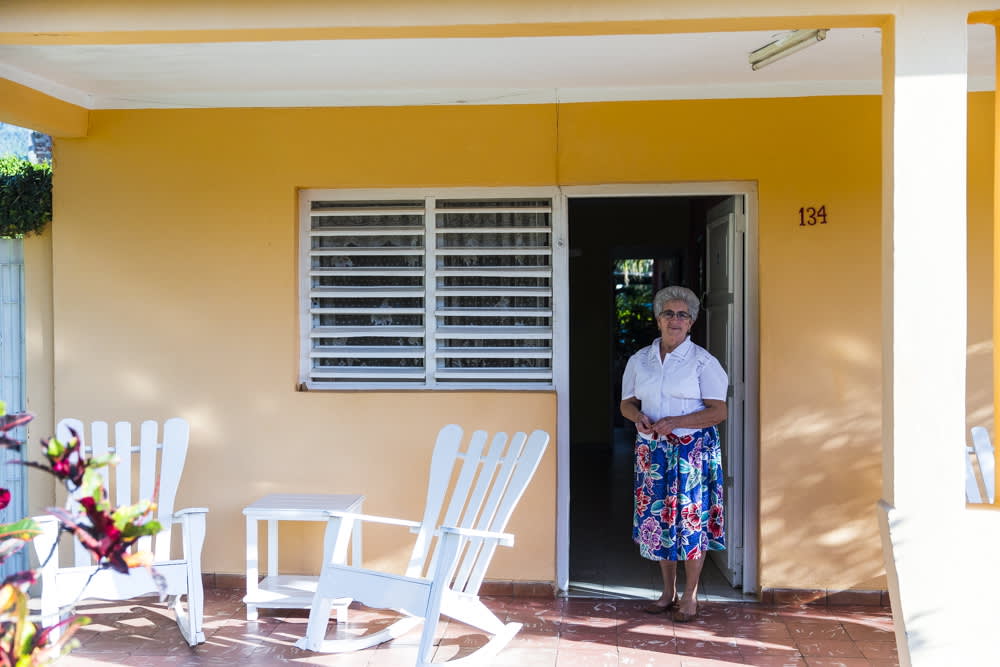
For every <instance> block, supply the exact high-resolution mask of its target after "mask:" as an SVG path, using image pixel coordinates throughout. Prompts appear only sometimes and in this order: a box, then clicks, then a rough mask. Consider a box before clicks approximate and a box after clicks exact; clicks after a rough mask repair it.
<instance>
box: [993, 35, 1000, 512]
mask: <svg viewBox="0 0 1000 667" xmlns="http://www.w3.org/2000/svg"><path fill="white" fill-rule="evenodd" d="M994 30H995V31H996V41H995V44H994V47H993V53H994V58H995V59H996V66H997V69H996V71H997V72H998V73H1000V24H996V23H995V24H994ZM997 88H998V87H997V86H994V91H993V423H994V424H998V423H1000V422H998V421H997V417H998V416H1000V352H998V350H997V341H998V340H1000V131H998V129H1000V91H998V90H997ZM998 437H1000V430H997V432H996V433H995V434H994V437H993V442H994V446H993V450H994V452H996V451H997V447H996V441H997V438H998ZM994 476H995V477H994V479H995V482H994V483H1000V466H995V467H994ZM994 488H996V487H994ZM998 500H1000V499H997V498H994V500H993V504H994V505H995V504H997V501H998Z"/></svg>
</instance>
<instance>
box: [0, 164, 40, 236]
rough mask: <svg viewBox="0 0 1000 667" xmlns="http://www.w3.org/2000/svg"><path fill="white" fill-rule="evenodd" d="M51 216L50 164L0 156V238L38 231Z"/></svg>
mask: <svg viewBox="0 0 1000 667" xmlns="http://www.w3.org/2000/svg"><path fill="white" fill-rule="evenodd" d="M50 220H52V166H51V165H48V164H33V163H31V162H29V161H28V160H25V159H24V158H19V157H16V156H13V155H5V156H2V157H0V238H8V239H19V238H23V237H24V236H26V235H30V234H37V233H39V232H40V231H41V230H42V228H43V227H45V225H46V224H48V223H49V221H50Z"/></svg>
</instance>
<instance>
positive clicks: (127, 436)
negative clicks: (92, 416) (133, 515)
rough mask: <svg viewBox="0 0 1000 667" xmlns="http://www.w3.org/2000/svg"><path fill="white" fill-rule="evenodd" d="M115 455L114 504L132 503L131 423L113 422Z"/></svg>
mask: <svg viewBox="0 0 1000 667" xmlns="http://www.w3.org/2000/svg"><path fill="white" fill-rule="evenodd" d="M115 455H116V456H118V466H117V467H116V468H115V474H114V477H115V495H114V498H115V505H118V506H119V507H121V506H123V505H131V504H132V424H130V423H129V422H118V423H116V424H115Z"/></svg>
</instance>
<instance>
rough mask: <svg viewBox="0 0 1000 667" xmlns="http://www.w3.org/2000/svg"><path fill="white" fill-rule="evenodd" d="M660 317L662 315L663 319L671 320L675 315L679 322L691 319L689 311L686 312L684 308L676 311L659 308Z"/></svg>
mask: <svg viewBox="0 0 1000 667" xmlns="http://www.w3.org/2000/svg"><path fill="white" fill-rule="evenodd" d="M660 317H662V318H663V319H665V320H672V319H674V318H675V317H676V318H677V319H679V320H680V321H681V322H685V321H687V320H690V319H691V313H689V312H687V311H686V310H678V311H677V312H676V313H675V312H674V311H672V310H661V311H660Z"/></svg>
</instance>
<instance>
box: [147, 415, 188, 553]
mask: <svg viewBox="0 0 1000 667" xmlns="http://www.w3.org/2000/svg"><path fill="white" fill-rule="evenodd" d="M189 438H190V433H189V430H188V424H187V422H186V421H184V420H183V419H168V420H167V421H166V422H164V424H163V448H162V449H161V450H160V468H161V472H160V488H159V492H158V498H157V519H158V520H159V522H160V525H162V526H163V530H162V531H160V532H159V533H157V535H156V545H155V554H156V560H158V561H164V560H169V558H170V539H171V535H172V532H173V531H172V528H173V522H172V517H173V515H174V502H175V500H176V498H177V487H178V486H179V485H180V481H181V473H182V472H184V461H185V459H186V458H187V450H188V440H189Z"/></svg>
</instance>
